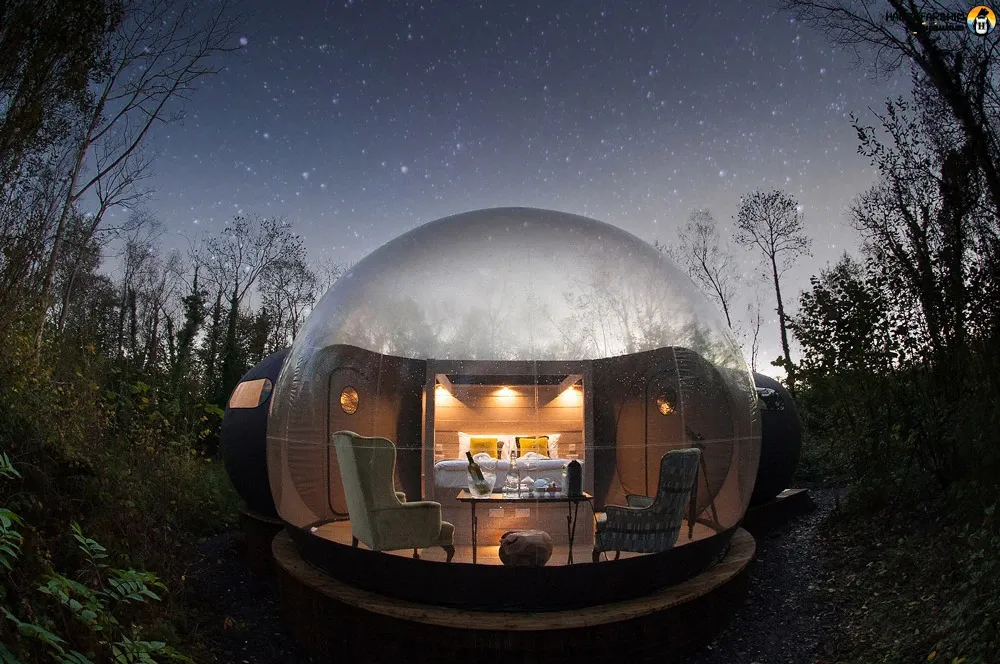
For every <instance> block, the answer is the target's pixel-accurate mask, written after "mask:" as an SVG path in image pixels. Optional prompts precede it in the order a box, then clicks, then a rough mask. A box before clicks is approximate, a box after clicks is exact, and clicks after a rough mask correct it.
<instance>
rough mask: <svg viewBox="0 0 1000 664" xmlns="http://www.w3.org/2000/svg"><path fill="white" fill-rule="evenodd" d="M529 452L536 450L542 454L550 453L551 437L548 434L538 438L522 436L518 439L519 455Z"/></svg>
mask: <svg viewBox="0 0 1000 664" xmlns="http://www.w3.org/2000/svg"><path fill="white" fill-rule="evenodd" d="M528 452H535V453H537V454H541V455H542V456H548V455H549V437H548V436H538V437H537V438H521V437H518V439H517V455H518V456H524V455H525V454H527V453H528Z"/></svg>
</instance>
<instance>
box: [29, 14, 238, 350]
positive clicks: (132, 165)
mask: <svg viewBox="0 0 1000 664" xmlns="http://www.w3.org/2000/svg"><path fill="white" fill-rule="evenodd" d="M203 11H204V7H203V5H199V4H197V3H193V2H190V0H129V1H127V2H126V3H125V5H124V10H123V14H122V19H121V22H120V24H119V27H118V29H117V30H115V31H114V32H113V33H112V34H111V36H110V38H109V39H108V40H107V44H106V47H105V51H106V57H107V61H108V66H107V72H106V75H105V76H103V78H101V79H100V80H99V81H98V84H97V89H98V92H97V95H96V98H95V102H94V104H93V105H92V107H91V108H90V109H89V110H88V112H87V113H86V114H85V115H84V116H83V117H82V118H81V126H80V129H79V132H78V138H77V140H76V141H75V143H74V145H73V147H72V151H71V153H72V155H73V159H72V165H71V166H70V167H69V171H68V174H67V178H66V179H67V184H66V187H65V195H64V197H63V199H62V201H61V206H60V211H59V213H58V221H57V222H56V228H55V236H54V239H53V241H52V248H51V250H50V252H49V256H48V259H47V261H46V266H45V269H44V273H43V278H42V293H43V295H45V296H47V295H48V293H49V291H50V290H51V287H52V279H53V275H54V270H55V265H56V262H57V261H58V259H59V254H60V252H61V251H62V244H63V239H64V236H65V230H66V220H67V219H68V218H69V215H70V211H71V209H72V208H73V206H74V205H75V204H76V203H77V202H78V201H79V200H80V199H81V198H82V197H83V196H85V195H87V194H89V193H93V194H95V196H96V198H97V201H98V210H97V213H96V214H95V215H94V216H93V217H92V222H91V228H92V229H93V230H92V231H91V232H94V231H96V230H97V228H98V226H99V225H100V223H101V221H102V219H103V217H104V214H105V212H106V211H107V210H108V209H109V208H110V207H111V206H113V205H128V204H129V203H133V202H135V201H136V200H137V199H139V198H141V197H142V196H143V194H144V193H145V192H143V191H141V190H139V189H138V188H137V184H138V183H139V182H140V181H141V180H142V179H143V178H145V177H146V176H147V175H148V174H149V166H150V163H151V157H150V156H149V154H147V152H146V151H145V150H144V149H143V148H144V146H145V144H146V142H147V138H148V136H149V132H150V130H151V129H152V128H153V127H154V125H156V124H160V123H168V122H175V121H177V120H179V119H181V118H182V117H183V116H182V113H181V112H180V110H179V109H178V108H177V107H176V104H174V103H172V102H177V101H183V100H186V99H188V98H189V97H190V94H191V92H192V91H193V89H194V87H195V85H196V84H197V82H198V81H199V79H201V78H203V77H205V76H207V75H210V74H213V73H216V72H217V71H219V69H220V66H219V65H218V64H217V56H218V55H220V54H221V53H223V52H226V51H231V50H235V48H238V47H237V46H236V45H235V44H234V43H233V37H234V24H233V22H232V21H231V20H230V19H229V18H228V14H229V7H228V2H226V0H223V1H222V2H220V3H219V4H217V5H216V6H215V7H214V8H213V9H212V10H211V11H210V12H209V14H208V17H207V19H205V20H200V19H199V18H198V17H197V16H196V14H197V13H198V12H203ZM88 169H92V172H91V173H89V177H87V176H85V175H84V173H85V172H87V171H88ZM43 330H44V316H43V318H42V321H41V322H40V324H39V326H38V332H37V336H36V347H37V348H40V346H41V339H42V332H43Z"/></svg>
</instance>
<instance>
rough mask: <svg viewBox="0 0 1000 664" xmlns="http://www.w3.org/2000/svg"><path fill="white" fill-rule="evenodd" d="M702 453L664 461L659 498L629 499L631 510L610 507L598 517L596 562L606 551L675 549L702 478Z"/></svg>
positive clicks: (692, 452)
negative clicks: (698, 481) (695, 483)
mask: <svg viewBox="0 0 1000 664" xmlns="http://www.w3.org/2000/svg"><path fill="white" fill-rule="evenodd" d="M699 459H701V450H699V449H696V448H692V449H685V450H672V451H670V452H667V453H666V454H664V455H663V458H662V459H660V481H659V486H658V488H657V491H656V496H655V497H650V496H636V495H629V496H626V497H625V500H626V502H628V506H627V507H624V506H620V505H608V506H607V507H605V508H604V512H602V513H600V514H598V515H597V532H596V533H595V535H594V562H595V563H596V562H597V561H598V560H599V559H600V556H601V552H602V551H614V552H615V560H618V557H619V556H620V555H621V552H622V551H633V552H637V553H657V552H660V551H666V550H667V549H670V548H673V546H674V544H675V543H676V542H677V535H678V533H680V530H681V525H682V524H683V521H684V511H685V508H687V505H688V499H689V497H690V495H691V489H692V487H693V486H694V482H695V478H696V477H697V476H698V461H699Z"/></svg>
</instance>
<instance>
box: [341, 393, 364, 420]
mask: <svg viewBox="0 0 1000 664" xmlns="http://www.w3.org/2000/svg"><path fill="white" fill-rule="evenodd" d="M359 401H360V397H359V396H358V391H357V390H356V389H354V388H353V387H350V386H348V387H345V388H344V391H343V392H341V393H340V407H341V408H343V409H344V412H345V413H347V414H348V415H353V414H354V413H356V412H358V402H359Z"/></svg>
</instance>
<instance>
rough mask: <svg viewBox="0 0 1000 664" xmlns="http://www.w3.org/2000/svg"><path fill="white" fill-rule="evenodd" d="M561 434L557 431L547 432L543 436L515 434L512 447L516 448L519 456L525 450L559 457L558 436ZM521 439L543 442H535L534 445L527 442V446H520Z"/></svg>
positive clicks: (554, 457)
mask: <svg viewBox="0 0 1000 664" xmlns="http://www.w3.org/2000/svg"><path fill="white" fill-rule="evenodd" d="M561 435H562V434H559V433H549V434H545V435H544V436H517V437H516V438H515V440H516V443H515V447H514V449H516V450H518V453H517V454H518V456H521V455H522V454H524V453H525V452H538V453H539V454H541V455H542V456H547V457H549V458H550V459H558V458H559V437H560V436H561ZM521 440H535V441H544V442H543V443H539V442H536V443H535V444H534V445H531V444H529V445H528V447H527V448H523V449H522V448H521Z"/></svg>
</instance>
